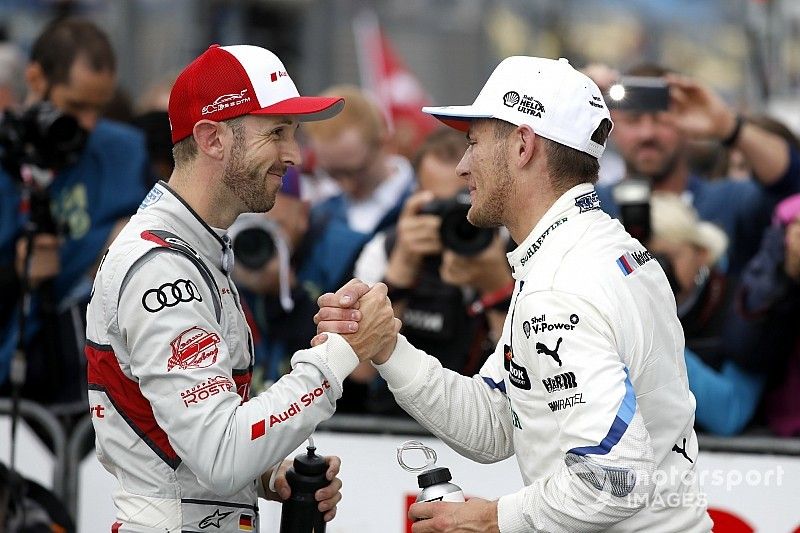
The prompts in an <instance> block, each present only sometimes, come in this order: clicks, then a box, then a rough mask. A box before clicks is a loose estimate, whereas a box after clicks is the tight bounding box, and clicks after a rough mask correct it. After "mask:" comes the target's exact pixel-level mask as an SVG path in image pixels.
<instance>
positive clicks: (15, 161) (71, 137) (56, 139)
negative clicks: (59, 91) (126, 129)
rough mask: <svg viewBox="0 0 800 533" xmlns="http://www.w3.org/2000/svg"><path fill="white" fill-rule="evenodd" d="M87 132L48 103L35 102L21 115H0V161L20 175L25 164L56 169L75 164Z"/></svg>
mask: <svg viewBox="0 0 800 533" xmlns="http://www.w3.org/2000/svg"><path fill="white" fill-rule="evenodd" d="M88 137H89V134H88V132H87V131H86V130H84V129H83V128H82V127H81V126H80V125H79V124H78V121H77V119H75V117H73V116H71V115H67V114H64V113H62V112H61V111H59V110H58V109H57V108H56V107H55V106H54V105H53V104H52V103H50V102H39V103H37V104H34V105H33V106H31V107H29V108H28V109H26V110H25V111H24V112H22V113H21V114H15V113H12V112H11V111H6V112H5V113H4V114H3V115H2V117H0V163H1V164H2V165H3V167H4V168H5V169H6V170H7V171H8V172H9V173H10V174H12V175H13V176H15V177H17V178H20V171H21V168H22V167H23V166H25V165H30V166H33V167H37V168H38V169H41V170H60V169H62V168H64V167H66V166H69V165H72V164H74V163H77V161H78V159H79V158H80V155H81V153H82V152H83V149H84V147H85V146H86V140H87V139H88Z"/></svg>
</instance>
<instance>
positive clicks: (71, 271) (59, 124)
mask: <svg viewBox="0 0 800 533" xmlns="http://www.w3.org/2000/svg"><path fill="white" fill-rule="evenodd" d="M25 82H26V84H27V89H28V95H27V99H26V107H25V109H24V110H23V111H22V112H20V113H16V114H6V115H4V116H3V119H2V121H0V139H2V146H0V149H1V150H2V153H3V168H2V170H0V286H1V287H2V291H3V294H4V295H6V296H5V297H4V298H3V303H2V306H1V307H0V328H1V329H2V331H3V335H2V343H1V344H0V384H1V385H2V387H0V394H2V395H8V394H9V392H10V390H11V386H10V384H9V382H8V369H9V361H10V359H11V357H12V354H13V352H14V350H15V348H16V347H17V344H18V342H17V341H18V334H19V327H20V326H19V323H20V322H19V320H20V315H19V309H18V306H19V296H18V295H20V294H21V291H31V293H32V295H33V297H34V298H33V303H32V306H31V310H30V315H29V316H26V317H24V319H25V324H26V328H25V342H24V343H22V347H23V348H24V351H25V354H26V358H27V375H26V377H25V384H24V387H23V389H22V396H24V397H27V398H30V399H33V400H36V401H39V402H42V403H61V404H63V403H67V402H70V403H71V405H73V406H74V407H75V410H76V411H75V412H80V413H81V414H82V413H83V412H84V411H85V397H86V371H85V359H84V356H83V344H84V336H85V323H84V318H83V317H84V316H85V308H86V304H87V302H88V300H89V292H90V289H91V281H92V279H93V277H94V273H95V271H96V269H97V265H98V263H99V260H100V257H101V255H102V252H103V250H105V249H106V247H107V245H108V243H109V242H110V240H111V239H112V238H113V236H114V235H115V233H116V231H117V230H118V228H120V227H121V225H122V223H123V222H124V221H125V219H126V217H128V216H129V215H131V214H133V213H134V212H135V211H136V208H137V206H138V205H139V203H140V202H141V200H142V198H144V195H145V193H146V191H145V189H144V185H145V179H146V169H147V166H146V155H145V148H144V142H143V139H142V136H141V135H140V134H139V133H138V132H136V130H134V129H133V128H130V127H128V126H124V125H122V124H118V123H114V122H111V121H108V120H103V119H101V118H100V117H101V113H102V111H103V108H104V106H105V105H106V104H107V103H108V102H109V101H110V99H111V97H112V96H113V94H114V88H115V85H116V60H115V58H114V53H113V50H112V48H111V44H110V42H109V40H108V37H107V36H106V34H105V33H103V32H102V31H101V30H100V29H99V28H97V27H96V26H95V25H94V24H92V23H91V22H88V21H85V20H79V19H64V20H60V21H57V22H55V23H53V24H51V25H50V26H48V27H47V28H46V29H45V30H44V32H43V33H42V34H41V35H40V36H39V37H38V39H37V40H36V42H35V43H34V45H33V47H32V50H31V57H30V62H29V64H28V66H27V68H26V70H25ZM70 117H71V118H70ZM73 119H74V120H73ZM75 122H77V124H75ZM70 125H71V128H70ZM78 126H80V127H78ZM54 139H55V141H58V142H54ZM22 142H26V143H27V144H26V149H24V150H23V149H21V148H20V146H19V144H21V143H22ZM31 146H32V147H33V150H31ZM32 176H35V177H37V178H39V180H37V181H33V180H31V179H30V178H31V177H32ZM42 178H44V180H43V181H42ZM48 182H49V183H48ZM26 195H30V196H31V200H30V201H28V200H26V199H25V196H26ZM28 208H30V212H28ZM31 222H32V223H33V224H34V226H35V227H34V226H31V225H29V224H30V223H31ZM26 228H27V229H26ZM28 242H32V244H33V246H32V247H29V246H28ZM29 248H30V249H29ZM26 260H27V262H28V263H29V267H28V268H26Z"/></svg>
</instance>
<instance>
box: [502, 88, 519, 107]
mask: <svg viewBox="0 0 800 533" xmlns="http://www.w3.org/2000/svg"><path fill="white" fill-rule="evenodd" d="M518 103H519V93H518V92H517V91H508V92H507V93H506V94H504V95H503V105H504V106H506V107H514V106H515V105H517V104H518Z"/></svg>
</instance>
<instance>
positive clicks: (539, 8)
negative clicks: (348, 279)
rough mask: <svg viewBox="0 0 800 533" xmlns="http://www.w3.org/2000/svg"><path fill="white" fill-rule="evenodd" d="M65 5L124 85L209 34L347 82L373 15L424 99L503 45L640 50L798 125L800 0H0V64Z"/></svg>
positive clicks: (313, 81) (302, 71)
mask: <svg viewBox="0 0 800 533" xmlns="http://www.w3.org/2000/svg"><path fill="white" fill-rule="evenodd" d="M64 14H79V15H83V16H86V17H89V18H91V19H92V20H94V21H95V22H97V23H98V24H99V25H100V26H101V27H103V28H104V29H106V30H107V31H108V32H109V33H110V35H111V37H112V40H113V44H114V46H115V49H116V51H117V53H118V56H119V62H120V69H119V74H120V82H121V86H122V88H123V89H124V91H126V92H127V93H128V94H130V95H137V94H140V93H141V92H142V91H144V90H145V89H147V88H148V87H150V86H151V85H152V84H153V83H155V82H156V81H157V80H159V79H160V78H162V77H163V76H164V75H165V73H169V72H171V71H175V70H180V68H181V67H182V66H183V65H185V64H186V63H187V62H188V61H189V60H190V59H192V58H193V57H195V56H196V55H197V54H198V53H200V52H201V51H202V50H203V49H205V48H206V47H207V46H208V45H209V44H210V43H214V42H218V43H221V44H238V43H252V44H256V45H260V46H264V47H266V48H269V49H271V50H273V51H275V52H276V53H277V54H278V55H279V57H281V58H283V60H284V62H285V63H286V66H287V68H288V70H289V71H290V72H292V73H293V77H294V78H295V81H296V83H297V84H298V86H299V88H300V90H301V91H306V92H309V93H312V92H318V91H321V90H323V89H324V88H325V87H328V86H330V85H332V84H334V83H343V82H346V83H359V82H360V81H362V79H363V76H364V73H363V66H362V68H361V69H359V65H360V64H362V65H363V58H362V57H360V54H358V53H357V51H356V50H357V46H356V39H355V36H354V33H355V32H354V27H357V26H358V25H359V21H363V20H364V19H365V18H369V17H376V18H377V20H378V21H379V23H380V27H381V29H382V30H383V32H384V35H385V36H386V38H387V39H388V41H389V42H390V43H391V46H392V47H393V49H394V51H395V52H396V53H397V55H398V56H399V57H400V58H401V59H402V61H403V62H404V63H405V64H406V65H407V67H408V68H409V70H410V71H411V72H412V73H413V74H414V75H415V76H416V77H417V78H418V79H419V80H420V82H421V84H422V87H423V88H424V90H425V91H426V92H427V94H428V95H429V96H430V99H431V100H432V101H433V102H434V103H438V102H444V101H448V102H464V103H468V102H469V101H471V99H472V98H473V97H474V95H475V92H476V90H477V88H478V87H479V86H480V84H481V82H482V80H484V79H485V77H486V76H487V74H488V73H489V72H490V71H491V69H492V68H493V67H494V66H495V65H496V64H497V62H498V61H499V59H500V58H503V57H506V56H509V55H514V54H525V55H537V56H544V57H559V56H563V57H567V58H569V59H570V60H571V62H572V63H573V64H574V65H576V66H583V65H585V64H587V63H589V62H595V61H599V62H604V63H608V64H610V65H613V66H616V67H618V68H620V69H625V68H626V67H628V66H631V65H632V64H634V63H638V62H641V61H642V60H652V61H657V62H661V63H664V64H667V65H669V66H670V67H672V68H674V69H677V70H679V71H681V72H684V73H686V74H689V75H692V76H696V77H697V78H699V79H700V80H701V81H704V82H707V83H710V84H711V85H712V86H713V87H714V88H715V89H717V90H719V91H721V92H722V93H723V94H724V95H725V96H726V98H728V99H729V100H730V102H731V103H732V104H735V105H738V106H740V107H742V108H745V109H750V110H761V109H766V108H769V109H770V110H773V112H775V114H778V115H780V116H782V117H784V118H786V119H788V120H789V121H790V122H791V124H792V125H793V126H795V127H796V126H798V125H800V122H799V121H798V118H797V115H798V111H797V104H796V103H795V102H791V101H790V100H792V99H791V98H790V96H791V95H792V94H794V93H795V91H796V90H797V88H798V84H800V3H798V2H795V1H792V0H671V1H667V2H665V1H663V0H382V1H378V2H366V1H363V0H169V1H166V0H113V1H110V0H65V1H57V0H2V1H0V39H3V40H5V42H6V46H5V47H4V50H3V51H2V52H0V61H1V62H2V64H0V71H6V72H7V71H8V67H7V66H4V65H8V64H9V63H10V61H11V60H10V59H8V57H7V56H10V55H11V52H9V51H7V49H8V48H16V49H17V50H18V51H19V52H20V53H22V54H25V53H26V52H27V51H28V47H29V46H30V44H31V43H32V42H33V40H34V38H35V37H36V35H37V34H38V33H39V32H40V30H41V29H42V27H43V26H44V25H45V24H46V23H47V22H48V21H49V20H51V19H52V18H53V17H54V16H57V15H64ZM8 43H13V45H9V44H8ZM441 65H447V68H446V69H443V68H441ZM6 72H0V73H2V74H3V75H5V74H6ZM10 79H11V81H12V82H15V81H16V82H19V81H20V78H19V77H18V76H17V77H11V78H10ZM776 109H777V110H778V111H775V110H776Z"/></svg>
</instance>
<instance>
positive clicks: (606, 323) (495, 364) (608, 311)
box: [377, 184, 711, 533]
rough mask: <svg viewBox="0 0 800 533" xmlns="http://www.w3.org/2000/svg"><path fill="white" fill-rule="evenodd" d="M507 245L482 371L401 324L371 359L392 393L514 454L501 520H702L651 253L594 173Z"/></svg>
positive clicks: (644, 527)
mask: <svg viewBox="0 0 800 533" xmlns="http://www.w3.org/2000/svg"><path fill="white" fill-rule="evenodd" d="M508 259H509V262H510V264H511V267H512V272H513V276H514V279H515V280H516V287H515V290H514V293H513V295H512V304H511V308H510V309H509V312H508V316H507V317H506V321H505V325H504V328H503V334H502V337H501V339H500V341H499V343H498V345H497V348H496V349H495V351H494V353H493V354H492V355H491V356H490V357H489V359H488V360H487V362H486V363H485V364H484V366H483V368H482V369H481V371H480V374H479V375H477V376H474V377H473V378H470V377H467V376H461V375H458V374H456V373H454V372H451V371H449V370H446V369H443V368H442V367H441V365H440V364H439V363H438V361H437V360H436V359H435V358H434V357H431V356H429V355H427V354H425V353H423V352H421V351H420V350H417V349H415V348H414V347H413V346H411V345H410V344H409V343H408V342H407V341H406V340H405V339H402V338H401V339H400V341H398V344H397V347H396V348H395V351H394V353H393V354H392V356H391V358H390V359H389V360H388V361H387V363H385V364H383V365H377V367H378V369H379V370H380V373H381V375H382V376H383V377H384V378H385V379H386V380H387V381H388V383H389V386H390V389H391V390H392V392H393V393H394V395H395V398H396V399H397V401H398V403H399V404H400V405H401V406H402V407H403V408H404V409H405V410H406V411H408V412H409V413H410V414H411V415H412V416H414V418H416V419H417V420H418V421H420V422H421V423H422V424H423V425H424V426H425V427H427V428H428V429H430V430H431V431H432V432H433V433H434V434H436V435H437V436H438V437H440V438H441V439H442V440H444V441H445V442H447V443H448V444H449V445H450V446H451V447H453V448H454V449H455V450H456V451H458V452H459V453H461V454H462V455H464V456H466V457H468V458H471V459H473V460H475V461H479V462H482V463H491V462H495V461H499V460H502V459H505V458H507V457H509V456H511V455H516V458H517V461H518V463H519V467H520V470H521V472H522V477H523V480H524V483H525V487H524V488H523V489H521V490H519V491H518V492H516V493H514V494H509V495H506V496H503V497H502V498H500V500H499V502H498V521H499V526H500V531H501V532H502V533H512V532H523V531H525V532H528V531H552V532H557V531H570V532H574V531H601V530H607V531H626V532H628V531H648V532H677V531H680V532H684V533H687V532H707V531H709V530H710V528H711V519H710V518H709V516H708V514H707V511H706V508H707V506H706V502H705V498H704V496H703V495H702V494H701V493H700V492H699V489H698V483H697V479H696V478H695V477H694V474H695V461H696V459H697V438H696V436H695V433H694V430H693V425H694V409H695V400H694V396H693V395H692V393H691V392H690V391H689V388H688V384H687V380H686V366H685V363H684V358H683V357H684V356H683V348H684V339H683V330H682V329H681V326H680V323H679V322H678V318H677V313H676V310H675V299H674V297H673V295H672V293H671V291H670V287H669V284H668V282H667V279H666V276H665V275H664V272H663V271H662V269H661V268H660V266H659V265H658V263H657V261H655V260H654V259H653V258H652V256H651V255H650V253H649V252H648V251H647V250H645V249H644V247H643V246H642V245H641V244H640V243H639V242H638V241H637V240H635V239H633V238H631V237H630V236H629V235H628V234H627V233H626V232H625V231H624V229H623V228H622V225H621V224H620V223H619V222H618V221H616V220H612V219H610V218H609V217H608V215H606V214H605V213H603V212H602V211H600V209H599V203H598V201H597V195H596V193H595V192H594V188H593V187H592V186H591V185H589V184H583V185H579V186H577V187H574V188H573V189H571V190H570V191H568V192H567V193H565V194H564V195H563V196H562V197H561V198H560V199H559V200H558V201H556V203H555V204H554V205H553V206H552V207H551V208H550V209H549V210H548V212H547V213H546V214H545V215H544V217H543V218H542V219H541V220H540V221H539V222H538V223H537V224H536V227H535V228H534V229H533V231H532V232H531V234H530V235H529V236H528V237H527V238H526V239H525V241H524V242H522V243H521V244H520V245H519V247H518V248H517V249H516V250H514V251H513V252H511V253H509V254H508ZM464 490H465V492H469V490H470V489H469V487H464Z"/></svg>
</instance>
